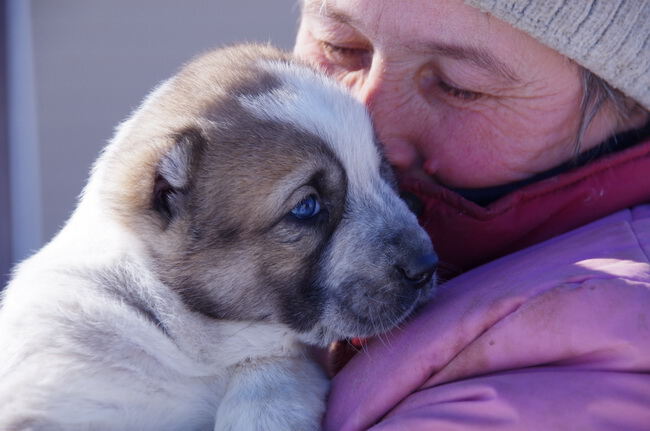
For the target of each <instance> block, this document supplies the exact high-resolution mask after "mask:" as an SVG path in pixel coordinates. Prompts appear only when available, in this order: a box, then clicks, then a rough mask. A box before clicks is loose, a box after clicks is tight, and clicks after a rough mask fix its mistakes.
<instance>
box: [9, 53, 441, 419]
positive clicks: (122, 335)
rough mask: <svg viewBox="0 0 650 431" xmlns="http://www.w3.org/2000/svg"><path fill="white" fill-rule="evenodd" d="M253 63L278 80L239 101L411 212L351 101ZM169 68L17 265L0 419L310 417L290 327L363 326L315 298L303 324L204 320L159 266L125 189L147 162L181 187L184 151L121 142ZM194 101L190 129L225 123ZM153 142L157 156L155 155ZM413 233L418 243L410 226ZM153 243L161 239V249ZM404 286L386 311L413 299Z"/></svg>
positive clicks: (312, 394) (317, 380) (332, 267)
mask: <svg viewBox="0 0 650 431" xmlns="http://www.w3.org/2000/svg"><path fill="white" fill-rule="evenodd" d="M253 52H254V50H253ZM266 55H267V56H269V54H268V53H266ZM276 55H278V54H272V55H270V57H273V56H276ZM251 67H257V68H261V69H265V70H266V71H267V72H268V73H270V74H271V75H273V76H275V77H276V78H277V79H279V81H280V82H281V84H280V85H279V86H276V87H275V88H274V90H273V91H271V92H268V93H261V94H256V93H254V92H253V93H250V94H243V95H240V96H238V101H239V103H240V104H241V106H243V107H244V108H245V109H246V110H248V112H250V113H251V114H252V115H254V116H256V117H258V118H262V119H266V120H269V121H276V122H277V121H281V122H284V123H285V124H291V125H293V126H292V127H296V128H299V129H302V130H306V131H309V132H310V133H313V134H314V135H316V136H319V137H321V138H322V139H323V140H325V141H326V142H327V143H328V145H329V146H330V148H331V149H333V151H334V152H335V153H336V154H337V156H338V158H339V159H340V160H341V161H342V164H343V165H344V170H345V172H346V174H347V177H348V181H349V183H350V184H349V186H348V187H349V193H348V197H347V199H346V205H348V206H349V205H352V206H354V202H352V201H353V200H354V199H361V200H363V199H366V201H367V202H375V203H377V205H380V206H382V207H383V208H384V209H385V211H384V210H382V211H383V215H384V216H386V217H388V218H390V217H393V218H395V219H400V220H403V224H405V225H408V226H416V222H415V219H414V217H413V216H412V215H411V214H410V213H409V212H408V211H407V210H406V209H405V207H404V205H403V204H402V203H401V202H399V200H398V198H397V197H396V195H395V193H394V192H393V191H392V190H391V189H390V186H389V185H388V184H387V183H386V182H385V181H383V180H381V178H380V176H379V168H380V167H379V163H380V162H379V160H380V159H379V155H378V153H377V149H376V146H375V143H374V141H373V139H374V137H373V134H372V128H371V125H370V121H369V119H368V117H367V114H366V113H365V111H364V110H363V108H362V107H360V106H359V105H358V104H356V103H355V102H353V101H352V99H350V98H349V97H348V96H347V95H345V94H344V93H343V91H342V90H340V89H339V88H338V87H337V86H336V85H334V84H332V83H330V82H329V81H327V80H325V79H324V78H322V77H320V76H319V75H317V74H315V73H313V72H312V71H311V70H309V69H308V68H306V67H303V66H295V65H287V63H286V62H285V61H284V60H283V61H279V60H278V61H276V60H273V59H270V60H269V59H266V60H260V61H259V62H258V63H257V65H256V66H251ZM176 80H177V78H173V79H172V80H170V81H168V82H167V83H164V84H163V85H161V86H160V87H159V88H158V89H157V90H155V91H154V92H153V93H152V94H151V95H150V96H149V97H148V98H147V99H146V100H145V102H144V103H143V104H142V106H141V107H140V109H139V110H138V111H136V112H135V113H134V114H133V116H132V117H131V118H130V119H129V120H128V121H126V122H125V123H124V124H122V125H121V126H120V128H119V129H118V131H117V134H116V136H115V138H114V139H113V141H112V142H111V144H110V145H109V146H108V147H107V148H106V149H105V150H104V152H103V154H102V156H101V157H100V159H99V160H98V162H97V163H96V165H95V167H94V169H93V172H92V175H91V178H90V180H89V183H88V185H87V187H86V188H85V190H84V193H83V196H82V198H81V199H80V202H79V205H78V207H77V209H76V210H75V212H74V214H73V215H72V217H71V219H70V220H69V221H68V223H67V224H66V226H65V227H64V228H63V229H62V231H61V232H60V233H59V234H58V235H57V236H56V237H55V238H54V239H53V240H52V241H51V242H50V243H49V244H47V245H46V246H45V247H44V248H43V249H42V250H40V251H39V252H38V253H37V254H35V255H34V256H32V257H31V258H30V259H28V260H26V261H25V262H23V263H21V264H20V265H19V266H18V267H17V268H16V270H15V275H14V277H13V280H12V281H11V283H10V284H9V286H8V287H7V289H6V290H5V292H4V297H3V301H2V308H1V309H0V429H2V430H11V431H13V430H59V429H61V430H157V431H159V430H184V431H185V430H207V429H215V430H298V429H299V430H315V429H319V423H320V418H321V415H322V413H323V411H324V399H325V395H326V391H327V387H328V383H327V379H326V378H325V376H324V374H323V372H322V371H321V369H320V368H319V367H318V366H317V365H316V364H315V363H314V362H313V361H312V360H311V359H310V358H309V357H308V356H307V355H306V353H305V350H304V349H305V348H304V345H303V344H302V341H301V340H307V341H310V342H313V343H316V344H325V343H327V342H329V341H331V340H332V339H334V338H339V337H342V336H353V335H368V334H367V332H368V331H367V330H359V331H358V332H359V333H358V334H354V333H350V332H349V325H348V326H345V325H342V326H341V328H338V329H337V328H336V324H335V322H336V321H338V320H340V316H339V315H338V314H337V312H334V311H332V310H334V308H332V307H333V305H331V304H330V302H326V301H325V300H323V303H324V305H323V307H324V309H325V311H324V312H323V313H322V314H323V316H329V317H327V319H329V320H330V321H329V322H325V323H323V322H320V323H319V324H318V325H316V326H314V328H316V329H309V328H308V329H306V330H305V331H301V330H296V329H295V328H292V327H291V325H290V324H289V325H288V324H287V323H285V322H283V321H279V320H278V319H275V320H274V319H270V321H256V320H250V321H246V320H238V319H233V318H227V319H215V318H214V316H210V315H206V314H205V313H201V312H197V311H196V310H193V309H191V307H188V305H187V303H185V302H184V301H183V298H182V297H181V295H179V293H178V291H176V290H174V289H173V288H171V287H170V285H169V284H168V283H165V282H163V281H162V279H161V276H160V275H159V273H158V272H157V270H156V269H155V268H156V265H155V264H154V261H155V257H152V253H151V245H150V244H152V243H153V244H156V240H155V235H154V234H152V232H158V231H157V230H156V229H157V228H154V227H151V226H150V223H148V222H147V220H149V218H146V217H144V216H142V217H141V216H140V214H139V213H138V211H139V209H138V208H140V207H142V206H143V205H144V206H146V205H145V204H144V203H136V204H133V205H132V207H128V206H129V205H130V203H131V201H135V200H137V199H139V198H137V199H136V198H132V197H131V194H132V195H133V196H136V195H137V193H144V194H146V193H148V190H150V188H151V182H152V181H153V180H152V179H151V178H152V177H153V174H152V172H153V171H155V170H156V169H159V170H161V172H162V175H164V176H165V177H166V178H168V180H169V183H170V184H171V186H172V187H178V188H179V189H180V188H182V187H183V185H184V184H187V182H188V178H186V177H184V176H183V173H184V172H187V170H186V169H189V168H188V166H189V165H190V164H191V163H192V161H191V156H190V155H189V154H188V153H187V152H185V151H184V149H183V148H181V147H171V148H170V146H169V145H167V144H164V145H158V146H156V145H157V144H154V143H148V144H145V145H144V146H145V147H147V145H148V146H150V147H151V148H148V147H147V148H146V151H145V150H142V152H141V153H139V155H138V154H134V155H130V152H131V151H134V150H132V149H131V148H130V145H132V144H130V142H132V141H133V140H134V139H135V138H134V136H136V137H137V136H139V135H141V134H142V133H144V132H142V130H141V127H142V122H143V121H144V120H143V119H142V117H143V115H146V114H143V113H147V112H151V111H155V110H156V109H158V105H159V104H161V103H162V102H161V101H162V100H164V98H165V97H169V94H170V92H173V91H177V90H174V89H173V88H172V87H174V86H175V85H177V81H176ZM215 88H216V87H215ZM213 91H214V94H216V96H215V95H213V96H210V97H212V98H218V97H222V96H219V94H221V91H222V90H221V89H218V88H217V89H213ZM188 103H189V102H188ZM197 103H198V102H197ZM323 106H328V107H329V108H327V109H323ZM195 116H196V115H195V114H190V117H192V119H191V120H192V121H193V122H194V123H193V124H199V125H201V127H203V128H204V129H203V130H205V128H209V127H213V128H223V127H227V126H228V125H227V124H226V123H227V121H226V120H224V121H223V122H222V123H219V121H218V119H213V120H210V119H207V120H206V118H201V119H196V118H194V117H195ZM145 118H147V119H146V127H147V136H162V135H166V134H168V133H169V130H170V129H171V128H175V127H177V126H179V127H180V126H183V124H184V123H183V121H185V122H187V121H189V120H187V121H186V120H181V119H169V118H168V119H164V120H163V119H161V120H160V122H159V123H157V121H158V120H157V118H158V117H157V116H156V115H152V116H151V117H145ZM174 118H175V117H174ZM206 121H207V123H206ZM210 121H212V123H210ZM175 122H176V123H178V124H175ZM206 124H207V125H206ZM147 151H148V152H147ZM164 154H167V157H168V158H167V160H171V162H168V163H171V165H170V166H166V165H165V163H161V157H163V155H164ZM116 159H117V160H126V161H128V163H131V164H132V165H129V164H128V163H127V162H124V163H126V165H125V166H126V167H125V168H124V170H125V172H127V171H130V170H131V166H133V167H134V168H136V169H138V170H140V171H142V177H140V176H138V175H133V176H132V177H129V178H128V179H123V178H122V177H117V178H116V177H115V175H116V172H115V163H114V161H115V160H116ZM176 165H179V166H176ZM127 174H129V175H132V174H131V173H130V172H127ZM252 175H254V173H252ZM125 184H127V185H129V187H125ZM130 188H132V189H133V190H131V189H130ZM126 189H128V190H126ZM120 193H125V194H126V196H127V197H126V198H124V199H125V200H124V201H125V202H130V203H129V205H126V207H127V208H124V207H122V206H121V204H119V203H116V202H121V201H120V199H118V198H117V197H116V196H117V195H118V194H120ZM129 193H131V194H129ZM361 195H363V196H365V198H363V199H362V198H359V197H358V196H361ZM147 201H148V198H143V200H142V202H147ZM138 202H139V201H138ZM134 208H135V209H134ZM143 211H144V210H143ZM147 211H148V210H147ZM340 226H343V224H342V223H341V225H340ZM382 226H383V225H382ZM378 228H381V226H378ZM413 229H416V230H417V229H419V228H417V227H413ZM341 230H343V228H342V227H341ZM163 231H164V229H163V230H161V232H163ZM414 231H415V230H414ZM341 235H342V234H341ZM152 236H153V239H152ZM415 236H416V237H417V238H418V241H420V242H422V244H424V245H423V247H424V248H425V249H426V248H427V247H430V245H427V244H428V240H426V239H424V238H426V235H424V233H422V232H420V231H417V234H415ZM353 240H354V239H350V240H349V241H348V243H352V242H353ZM148 241H149V242H148ZM165 244H166V243H164V241H162V240H161V242H160V247H161V249H165V248H166V247H167V246H166V245H165ZM329 248H333V246H330V247H328V249H329ZM328 253H333V252H332V251H328ZM324 255H325V254H324ZM330 260H331V263H330V264H327V265H324V268H325V267H326V268H327V270H328V271H332V272H334V273H336V272H337V271H339V270H338V268H339V266H340V265H342V264H343V263H341V262H339V263H337V262H336V260H335V259H330ZM244 272H245V271H244V270H242V274H243V273H244ZM333 275H336V274H333ZM241 276H242V277H243V278H246V277H245V276H244V275H241ZM251 277H252V276H251ZM321 278H322V277H321ZM341 279H343V276H341ZM328 283H329V284H328ZM333 283H334V282H333V281H329V282H326V281H325V282H323V283H322V284H323V286H329V285H332V284H333ZM213 288H214V289H223V288H224V286H215V287H213ZM213 288H212V287H211V288H210V289H213ZM335 288H336V286H335V287H334V288H333V289H335ZM233 292H234V293H232V295H237V294H238V293H237V291H236V290H235V291H233ZM418 295H419V294H418ZM422 296H423V297H424V296H426V295H425V294H423V295H422ZM417 298H418V299H417V300H416V301H414V302H413V304H408V306H407V307H406V308H405V310H406V311H405V312H404V316H400V317H399V319H395V321H394V323H399V321H401V320H403V318H404V317H405V315H406V314H408V313H410V312H411V310H412V308H413V307H414V306H415V304H416V303H417V302H420V299H419V298H420V296H418V297H417ZM327 304H330V305H327ZM339 307H340V305H339ZM359 307H361V306H359ZM362 308H363V307H362ZM363 310H364V312H365V308H363ZM400 310H401V309H400ZM331 328H334V329H331ZM376 329H388V327H383V326H382V327H381V328H376ZM328 331H329V332H328ZM346 331H348V332H346ZM364 331H365V332H364Z"/></svg>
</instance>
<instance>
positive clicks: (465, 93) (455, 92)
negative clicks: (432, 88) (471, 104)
mask: <svg viewBox="0 0 650 431" xmlns="http://www.w3.org/2000/svg"><path fill="white" fill-rule="evenodd" d="M438 88H440V90H442V92H443V93H445V94H447V95H449V96H452V97H455V98H456V99H460V100H464V101H472V100H476V99H479V98H480V97H482V96H484V94H483V93H479V92H476V91H471V90H464V89H462V88H458V87H455V86H453V85H451V84H448V83H446V82H445V81H443V80H438Z"/></svg>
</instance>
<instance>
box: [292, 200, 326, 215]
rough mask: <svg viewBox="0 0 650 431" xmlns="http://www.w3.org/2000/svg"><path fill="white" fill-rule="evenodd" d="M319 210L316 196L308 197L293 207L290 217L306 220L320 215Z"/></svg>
mask: <svg viewBox="0 0 650 431" xmlns="http://www.w3.org/2000/svg"><path fill="white" fill-rule="evenodd" d="M320 210H321V208H320V203H319V202H318V199H317V198H316V196H314V195H310V196H308V197H307V198H305V199H303V200H302V201H300V202H299V203H298V205H296V206H295V207H293V209H292V210H291V215H292V216H294V217H295V218H297V219H299V220H307V219H310V218H312V217H315V216H317V215H318V213H320Z"/></svg>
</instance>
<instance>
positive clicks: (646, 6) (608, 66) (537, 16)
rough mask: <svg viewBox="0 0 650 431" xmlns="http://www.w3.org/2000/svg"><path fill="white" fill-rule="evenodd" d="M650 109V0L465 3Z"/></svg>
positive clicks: (491, 0)
mask: <svg viewBox="0 0 650 431" xmlns="http://www.w3.org/2000/svg"><path fill="white" fill-rule="evenodd" d="M465 1H466V3H468V4H469V5H472V6H475V7H477V8H479V9H481V10H483V11H485V12H488V13H490V14H491V15H494V16H495V17H497V18H499V19H502V20H503V21H506V22H508V23H510V24H511V25H513V26H514V27H516V28H518V29H520V30H523V31H525V32H526V33H528V34H530V35H531V36H533V37H534V38H535V39H537V40H539V41H540V42H542V43H543V44H545V45H547V46H549V47H551V48H553V49H555V50H556V51H558V52H560V53H561V54H564V55H566V56H567V57H569V58H571V59H573V60H574V61H575V62H576V63H578V64H580V65H582V66H583V67H585V68H587V69H589V70H590V71H591V72H593V73H594V74H596V75H598V76H599V77H601V78H602V79H604V80H605V81H607V82H608V83H609V84H610V85H612V86H613V87H614V88H617V89H619V90H620V91H622V92H623V93H625V94H626V95H628V96H630V97H631V98H633V99H634V100H636V101H637V102H639V103H640V104H641V105H643V106H644V107H645V108H646V109H648V110H650V0H465Z"/></svg>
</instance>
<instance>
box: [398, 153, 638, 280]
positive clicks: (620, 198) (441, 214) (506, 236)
mask: <svg viewBox="0 0 650 431" xmlns="http://www.w3.org/2000/svg"><path fill="white" fill-rule="evenodd" d="M401 186H402V189H403V190H404V191H406V192H408V193H411V194H413V195H415V196H416V197H417V198H418V199H419V200H420V202H421V204H422V212H421V215H420V222H421V224H422V225H423V227H424V228H425V229H426V230H427V232H428V233H429V235H430V236H431V238H432V240H433V243H434V246H435V247H436V251H437V253H438V254H439V256H440V259H441V262H442V263H443V264H444V268H442V269H443V270H444V269H446V271H443V272H445V273H446V274H443V277H445V276H446V277H449V276H453V275H455V274H458V273H460V272H463V271H466V270H468V269H471V268H473V267H475V266H477V265H480V264H482V263H485V262H488V261H490V260H493V259H495V258H498V257H500V256H503V255H506V254H509V253H512V252H514V251H516V250H519V249H522V248H524V247H527V246H530V245H532V244H535V243H538V242H541V241H544V240H546V239H549V238H551V237H553V236H556V235H559V234H561V233H564V232H567V231H569V230H571V229H575V228H577V227H579V226H582V225H584V224H586V223H589V222H592V221H594V220H597V219H599V218H601V217H604V216H606V215H608V214H610V213H612V212H615V211H618V210H621V209H624V208H627V207H631V206H634V205H637V204H640V203H644V202H650V140H646V141H644V142H641V143H638V144H637V145H634V146H631V147H629V148H626V149H623V150H621V151H618V152H615V153H613V154H609V155H606V156H603V157H600V158H598V159H597V160H594V161H592V162H590V163H588V164H585V165H583V166H579V167H576V168H574V169H570V170H568V171H566V172H564V173H561V174H559V175H556V176H552V177H550V178H547V179H543V180H541V181H537V182H534V183H532V184H529V185H525V186H523V187H521V188H518V189H516V190H515V191H513V192H511V193H508V194H507V195H505V196H503V197H502V198H500V199H498V200H496V201H495V202H492V203H491V204H489V205H487V206H480V205H478V204H476V203H474V202H471V201H469V200H467V199H465V198H463V197H462V196H461V195H460V194H458V193H456V192H454V191H452V190H450V189H448V188H445V187H443V186H440V185H436V184H433V183H431V182H429V181H426V182H425V181H421V180H419V179H417V178H410V179H409V178H405V179H403V180H402V184H401Z"/></svg>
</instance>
